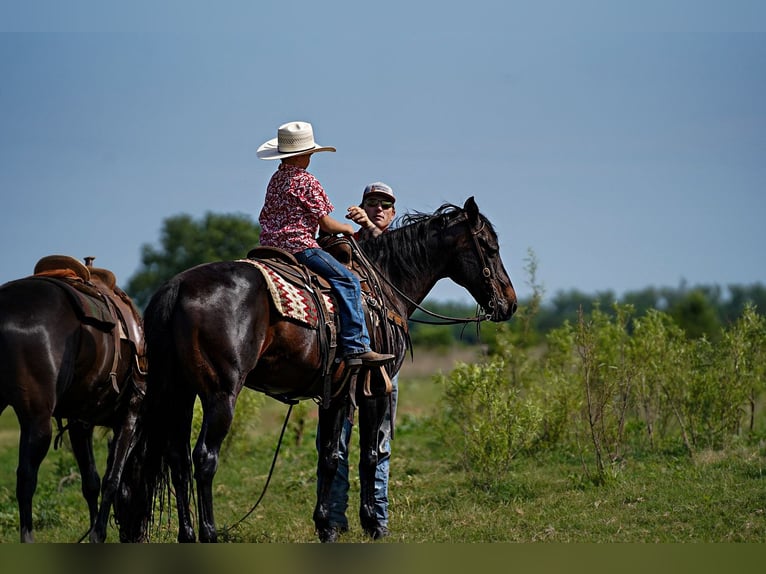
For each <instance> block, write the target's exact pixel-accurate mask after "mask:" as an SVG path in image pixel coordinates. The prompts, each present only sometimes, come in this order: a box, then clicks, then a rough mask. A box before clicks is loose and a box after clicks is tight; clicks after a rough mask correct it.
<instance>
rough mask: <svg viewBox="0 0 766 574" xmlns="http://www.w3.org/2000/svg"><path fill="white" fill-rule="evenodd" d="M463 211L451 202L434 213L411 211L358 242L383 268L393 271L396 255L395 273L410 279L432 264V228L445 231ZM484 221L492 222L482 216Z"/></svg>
mask: <svg viewBox="0 0 766 574" xmlns="http://www.w3.org/2000/svg"><path fill="white" fill-rule="evenodd" d="M462 212H463V208H462V207H459V206H457V205H453V204H451V203H444V204H442V205H441V207H439V208H438V209H437V210H436V211H434V212H433V213H423V212H419V211H413V212H409V213H405V214H404V215H402V216H400V217H398V218H397V219H396V220H395V221H394V223H393V225H392V226H391V227H390V228H389V231H388V232H386V233H383V234H382V235H379V236H378V237H374V238H372V239H368V240H367V241H363V242H361V243H360V245H361V247H362V249H363V250H364V252H365V253H366V254H367V256H368V257H370V258H372V259H373V260H375V261H377V262H378V263H379V264H381V265H382V266H384V267H387V268H389V270H390V271H394V269H392V268H391V266H390V265H389V263H390V261H391V259H392V256H394V255H395V256H396V257H395V260H396V261H397V265H396V270H395V271H396V273H397V274H398V275H399V276H400V277H408V276H413V275H416V274H418V273H420V271H421V270H422V269H423V268H424V267H429V266H430V265H431V261H430V257H431V255H430V253H431V252H430V251H429V250H428V249H426V246H427V245H428V235H429V233H430V232H431V230H432V229H434V228H435V227H437V228H444V227H445V226H446V225H447V224H448V222H449V221H450V220H451V219H453V218H454V217H455V216H457V215H459V214H460V213H462ZM482 219H483V220H484V222H485V223H486V224H487V225H489V226H490V227H492V225H491V223H490V222H489V221H488V220H487V219H486V218H485V217H484V216H482Z"/></svg>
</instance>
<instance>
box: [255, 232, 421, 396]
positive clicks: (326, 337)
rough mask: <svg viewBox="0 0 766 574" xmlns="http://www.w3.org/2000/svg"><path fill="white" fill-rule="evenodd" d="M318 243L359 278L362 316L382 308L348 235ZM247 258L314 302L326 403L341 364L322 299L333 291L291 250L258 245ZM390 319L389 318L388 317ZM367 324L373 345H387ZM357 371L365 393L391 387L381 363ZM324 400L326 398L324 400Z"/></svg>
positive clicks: (334, 324) (333, 322) (332, 320)
mask: <svg viewBox="0 0 766 574" xmlns="http://www.w3.org/2000/svg"><path fill="white" fill-rule="evenodd" d="M320 245H321V246H322V248H323V249H325V251H327V252H328V253H330V254H332V255H333V256H334V257H335V258H336V259H338V261H340V262H341V263H343V264H344V265H346V266H347V267H349V268H350V269H351V270H352V272H354V273H356V275H357V276H358V277H359V278H360V283H361V285H362V292H363V297H362V304H363V307H364V309H365V316H366V317H368V318H369V317H371V314H370V312H369V311H370V309H372V310H373V311H375V312H376V313H379V312H381V310H384V309H386V306H385V305H384V304H383V294H382V293H381V292H380V291H379V290H376V289H375V288H374V286H373V285H371V282H370V281H368V279H367V278H368V276H369V274H370V270H369V269H367V270H366V272H363V273H360V272H359V265H360V263H359V262H358V261H357V260H355V258H354V257H353V250H352V247H351V243H350V241H349V240H348V239H346V238H343V237H336V236H325V237H323V238H320ZM247 259H249V260H255V261H258V262H259V263H261V264H264V265H267V266H268V267H269V268H270V269H271V270H273V271H274V272H276V273H278V274H279V275H280V276H281V277H282V278H283V279H285V280H286V281H288V282H290V283H291V284H292V285H293V286H295V287H296V288H297V289H301V290H303V291H304V292H306V293H309V294H310V295H311V296H312V298H313V302H314V305H315V306H316V308H317V310H318V314H319V316H320V324H323V325H324V326H325V329H322V328H320V329H319V338H320V349H321V351H322V363H323V365H324V367H323V372H324V373H323V374H324V378H325V388H324V396H323V404H329V399H330V398H331V396H334V395H336V394H337V393H338V392H340V390H338V389H334V388H331V387H332V385H331V383H330V381H331V380H336V379H337V378H338V377H337V374H335V375H334V371H335V370H336V369H338V368H339V367H340V368H342V367H343V365H342V363H340V361H339V360H338V359H337V358H336V356H335V351H336V336H337V331H338V329H339V327H340V325H339V324H338V319H337V317H336V314H335V313H334V312H333V308H332V307H330V306H329V305H327V303H326V301H327V300H328V299H329V300H331V301H334V300H335V295H334V293H333V292H332V289H331V287H330V284H329V283H328V282H327V280H326V279H324V278H323V277H321V276H319V275H317V274H316V273H314V272H312V271H311V270H309V269H308V268H307V267H305V266H304V265H301V264H300V263H299V262H298V261H297V259H295V257H294V256H293V255H292V253H290V252H288V251H285V250H283V249H279V248H275V247H264V246H259V247H256V248H254V249H252V250H250V252H249V253H248V254H247ZM369 300H373V304H372V305H368V301H369ZM333 306H334V305H333ZM389 313H391V312H389V311H386V314H389ZM391 315H396V317H398V315H397V314H395V313H391ZM390 319H391V318H390V317H389V320H390ZM377 323H378V324H381V321H380V320H378V321H377ZM382 323H383V324H387V321H386V320H383V321H382ZM394 323H396V324H397V325H398V326H399V327H400V328H402V327H403V328H404V329H405V330H406V320H403V319H402V318H401V317H399V321H394ZM368 327H370V328H368V331H369V333H370V339H371V343H372V347H373V348H377V349H388V348H390V345H388V344H387V341H388V339H389V337H387V336H386V335H385V334H384V335H383V337H382V340H381V337H380V336H377V337H376V334H377V333H378V332H379V330H378V329H373V328H371V327H372V326H371V325H368ZM359 374H360V376H361V377H362V380H363V381H364V382H363V384H364V392H365V394H367V395H368V396H369V395H371V394H376V393H381V392H382V393H386V394H388V393H390V392H391V390H392V388H393V385H392V383H391V379H390V377H389V375H388V373H387V371H386V369H385V368H383V367H379V368H374V369H368V368H363V369H362V370H361V372H360V373H359ZM355 384H356V377H355V376H353V377H352V378H351V382H350V384H349V392H350V393H351V396H352V400H353V398H354V394H353V393H354V392H355V388H354V387H355ZM325 400H326V401H328V402H327V403H325V402H324V401H325Z"/></svg>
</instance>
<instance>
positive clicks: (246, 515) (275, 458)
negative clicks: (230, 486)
mask: <svg viewBox="0 0 766 574" xmlns="http://www.w3.org/2000/svg"><path fill="white" fill-rule="evenodd" d="M292 412H293V405H292V404H291V405H290V408H289V409H287V414H286V415H285V422H284V423H283V424H282V432H281V433H280V434H279V441H278V442H277V448H276V450H275V451H274V458H273V459H272V460H271V468H270V469H269V475H268V476H267V477H266V484H264V485H263V490H262V491H261V495H260V496H259V497H258V500H256V501H255V504H253V506H252V507H251V508H250V510H248V511H247V513H246V514H245V515H244V516H243V517H242V518H240V519H239V520H237V521H236V522H235V523H234V524H232V525H231V526H229V527H228V528H225V529H224V530H223V533H224V534H226V533H228V532H230V531H231V530H233V529H234V528H236V527H237V526H239V525H240V524H241V523H242V522H244V521H245V519H247V517H248V516H250V515H251V514H252V513H253V511H254V510H255V509H256V508H257V507H258V505H259V504H260V503H261V500H263V497H264V496H265V495H266V489H267V488H268V487H269V482H271V477H272V475H273V474H274V467H275V466H276V464H277V455H278V454H279V448H280V446H282V439H283V438H284V436H285V429H287V421H289V420H290V413H292Z"/></svg>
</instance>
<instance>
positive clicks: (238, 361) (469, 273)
mask: <svg viewBox="0 0 766 574" xmlns="http://www.w3.org/2000/svg"><path fill="white" fill-rule="evenodd" d="M361 247H362V249H363V250H364V252H365V253H366V257H367V258H368V260H369V261H370V262H371V263H372V264H373V266H374V268H375V269H377V270H378V271H377V272H374V273H373V275H374V276H371V277H369V278H367V279H366V282H367V283H370V282H376V283H378V284H379V288H380V290H381V291H382V292H383V296H382V302H380V303H378V304H377V306H378V307H383V310H384V311H385V312H384V313H383V314H382V315H380V316H382V317H384V319H383V321H382V322H384V323H385V322H386V317H394V318H396V317H398V318H399V321H394V323H396V324H395V325H394V327H395V328H393V329H392V330H388V332H389V335H388V336H384V337H381V335H380V333H378V337H375V338H374V340H378V341H381V340H383V341H384V344H383V345H382V346H383V347H384V348H378V349H377V350H378V351H384V352H390V353H393V354H395V355H396V356H397V359H398V360H397V362H396V364H395V365H393V366H392V367H391V372H396V371H397V370H398V369H399V367H400V366H401V363H402V361H403V360H404V357H405V353H406V349H407V344H408V336H407V333H406V318H407V317H409V316H410V315H411V313H412V312H414V310H415V308H416V305H417V304H419V303H420V302H421V301H423V299H424V298H425V297H426V295H427V294H428V293H429V291H430V290H431V289H432V288H433V286H434V285H435V284H436V282H437V281H438V280H439V279H442V278H450V279H452V280H453V281H455V282H456V283H458V284H459V285H461V286H463V287H465V288H466V289H467V290H468V291H469V292H470V293H471V295H472V296H473V297H474V299H475V300H476V302H477V303H478V304H479V305H480V306H481V307H482V308H483V309H484V310H485V312H486V318H487V319H490V320H492V321H505V320H508V319H510V317H511V316H512V315H513V313H514V311H515V310H516V293H515V291H514V289H513V285H512V283H511V280H510V279H509V277H508V274H507V273H506V270H505V268H504V266H503V263H502V261H501V259H500V254H499V248H498V240H497V235H496V233H495V231H494V229H493V227H492V225H491V224H490V222H489V221H488V220H487V218H486V217H484V216H483V215H482V214H481V213H480V212H479V209H478V206H477V205H476V202H475V201H474V199H473V198H470V199H468V200H467V201H466V202H465V205H464V206H463V207H462V208H460V207H457V206H454V205H444V206H442V207H441V208H440V209H438V210H437V211H436V212H435V213H433V214H429V215H425V214H416V215H410V216H408V218H406V219H405V224H404V225H402V226H401V227H399V228H398V229H394V230H392V231H390V232H388V233H386V234H383V235H381V236H380V237H378V238H376V239H373V240H370V241H367V242H365V243H363V244H361ZM369 305H370V303H369V302H368V307H369ZM402 319H403V320H402ZM144 322H145V330H146V337H147V348H148V356H149V376H148V380H147V393H146V397H145V401H144V404H143V405H142V409H141V412H140V414H139V420H138V423H137V431H138V435H139V439H138V441H137V445H136V447H135V449H134V453H133V455H131V458H133V457H141V460H140V461H137V462H136V465H137V466H138V467H140V469H141V470H140V472H127V471H126V473H125V475H126V478H125V482H124V486H123V487H124V488H125V489H126V491H127V492H128V493H129V497H130V504H129V506H125V507H121V508H119V509H118V508H115V516H116V517H117V519H118V521H119V522H120V523H121V524H122V523H130V522H132V524H131V525H130V526H128V529H129V530H131V531H133V532H139V531H144V532H145V531H146V528H147V526H148V525H149V523H150V521H151V520H152V513H153V510H154V508H155V504H154V502H153V501H154V497H156V496H158V491H163V492H164V489H165V488H166V486H167V483H166V482H165V481H167V474H166V473H167V470H168V469H169V471H170V479H172V481H173V485H174V486H175V495H176V504H177V510H178V520H179V532H178V540H179V541H180V542H193V541H194V540H195V533H194V529H193V526H192V516H191V509H190V505H191V502H190V501H191V494H192V491H193V488H194V486H193V484H192V461H193V465H194V466H193V471H194V474H193V477H194V479H195V480H196V496H197V523H198V527H199V538H200V540H201V541H203V542H215V541H216V540H217V531H216V526H215V520H214V516H213V478H214V476H215V473H216V469H217V466H218V458H219V451H220V448H221V444H222V442H223V440H224V438H225V436H226V434H227V432H228V431H229V428H230V425H231V423H232V417H233V415H234V408H235V404H236V401H237V396H238V395H239V393H240V391H241V390H242V388H243V387H248V388H250V389H254V390H257V391H261V392H264V393H266V394H269V395H272V396H279V397H283V398H288V399H296V400H302V399H315V400H318V402H320V405H321V406H320V409H319V411H320V413H319V425H320V431H319V434H320V437H322V443H321V445H320V454H319V462H320V468H321V471H320V478H319V488H318V494H317V503H316V507H315V510H314V523H315V527H316V531H317V534H318V536H319V538H320V540H322V541H326V540H328V539H329V538H328V537H329V533H330V532H331V529H330V527H329V521H328V515H329V506H328V496H329V487H330V484H331V482H332V478H333V476H334V474H335V471H336V469H337V459H338V437H339V434H340V429H341V426H342V421H343V416H344V414H345V412H346V410H345V408H344V406H347V404H348V403H347V401H348V400H350V398H349V393H336V394H335V395H333V396H334V397H335V398H333V399H331V400H329V401H326V400H325V401H322V400H321V397H322V396H323V388H322V383H321V380H320V379H321V377H320V376H319V375H320V370H321V361H320V357H321V349H320V348H319V347H320V339H319V336H318V330H317V329H309V328H307V327H305V326H303V325H299V324H296V323H295V322H292V321H289V320H285V319H284V318H283V317H281V316H280V315H278V314H277V313H275V305H274V303H273V302H272V300H271V298H270V295H269V290H268V288H267V285H266V284H265V281H264V278H263V277H262V275H261V274H260V273H259V272H258V271H257V270H256V269H255V268H254V267H253V266H252V265H250V264H248V263H247V262H242V261H222V262H215V263H208V264H203V265H200V266H197V267H194V268H191V269H188V270H186V271H184V272H182V273H180V274H178V275H176V276H175V277H174V278H172V279H171V280H170V281H168V282H167V283H165V284H164V285H163V286H162V287H161V288H160V289H159V290H158V291H157V292H156V293H155V294H154V296H153V297H152V299H151V301H150V303H149V305H148V307H147V309H146V311H145V313H144ZM368 322H369V316H368ZM379 327H380V325H378V326H377V327H376V326H375V325H373V326H372V327H371V331H374V330H376V329H377V328H379ZM380 346H381V345H378V347H380ZM361 386H364V385H360V387H361ZM195 397H199V399H200V401H201V404H202V409H203V420H202V425H201V430H200V433H199V436H198V438H197V441H196V445H195V447H194V450H193V452H191V448H190V440H191V436H190V435H191V423H192V415H193V405H194V402H195ZM326 397H327V396H325V398H326ZM355 398H356V401H357V404H358V407H359V434H360V452H361V453H362V454H361V455H360V456H361V458H362V461H363V463H364V464H363V465H362V464H360V469H361V466H364V469H363V470H360V472H363V473H364V476H366V477H367V479H366V480H365V479H363V480H362V481H361V484H362V493H361V498H362V503H361V508H360V518H361V520H362V525H363V527H364V528H365V530H366V531H367V532H368V533H369V532H371V531H372V530H373V529H374V527H375V513H374V492H373V488H372V487H371V485H372V484H373V482H374V480H372V479H371V478H372V477H373V476H374V472H375V465H376V463H377V447H376V442H377V441H376V440H375V437H376V433H377V428H378V422H379V419H380V417H381V416H382V415H383V411H384V408H385V402H384V401H386V400H387V397H385V396H383V397H381V396H380V395H379V394H378V395H375V394H373V395H372V396H368V395H367V394H365V393H363V392H357V393H356V395H355ZM365 485H367V486H365Z"/></svg>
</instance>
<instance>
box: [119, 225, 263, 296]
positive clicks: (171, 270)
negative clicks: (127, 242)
mask: <svg viewBox="0 0 766 574" xmlns="http://www.w3.org/2000/svg"><path fill="white" fill-rule="evenodd" d="M260 232H261V229H260V227H259V226H258V225H257V224H256V223H255V222H253V220H252V219H251V218H250V217H249V216H247V215H244V214H216V213H210V212H208V213H206V214H205V216H204V217H203V218H202V219H200V220H195V219H194V218H192V216H190V215H187V214H180V215H174V216H172V217H169V218H167V219H165V220H164V222H163V226H162V231H161V233H160V246H159V247H155V246H153V245H149V244H144V245H142V247H141V267H140V268H139V270H138V271H137V272H136V273H135V274H134V275H133V276H131V277H130V279H129V280H128V283H127V286H126V288H125V291H126V292H127V293H128V294H129V295H130V296H131V297H132V298H133V300H134V301H135V303H136V305H138V307H139V308H140V309H143V308H144V307H145V306H146V304H147V303H148V302H149V299H151V296H152V294H153V293H154V292H155V291H156V290H157V289H158V288H159V286H160V285H162V283H164V282H165V281H166V280H168V279H170V278H171V277H172V276H174V275H175V274H177V273H180V272H181V271H184V270H185V269H188V268H190V267H194V266H195V265H199V264H200V263H208V262H210V261H225V260H231V259H239V258H241V257H244V256H245V255H247V252H248V251H249V250H250V249H252V248H253V247H255V246H256V245H257V244H258V239H259V237H260Z"/></svg>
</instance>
